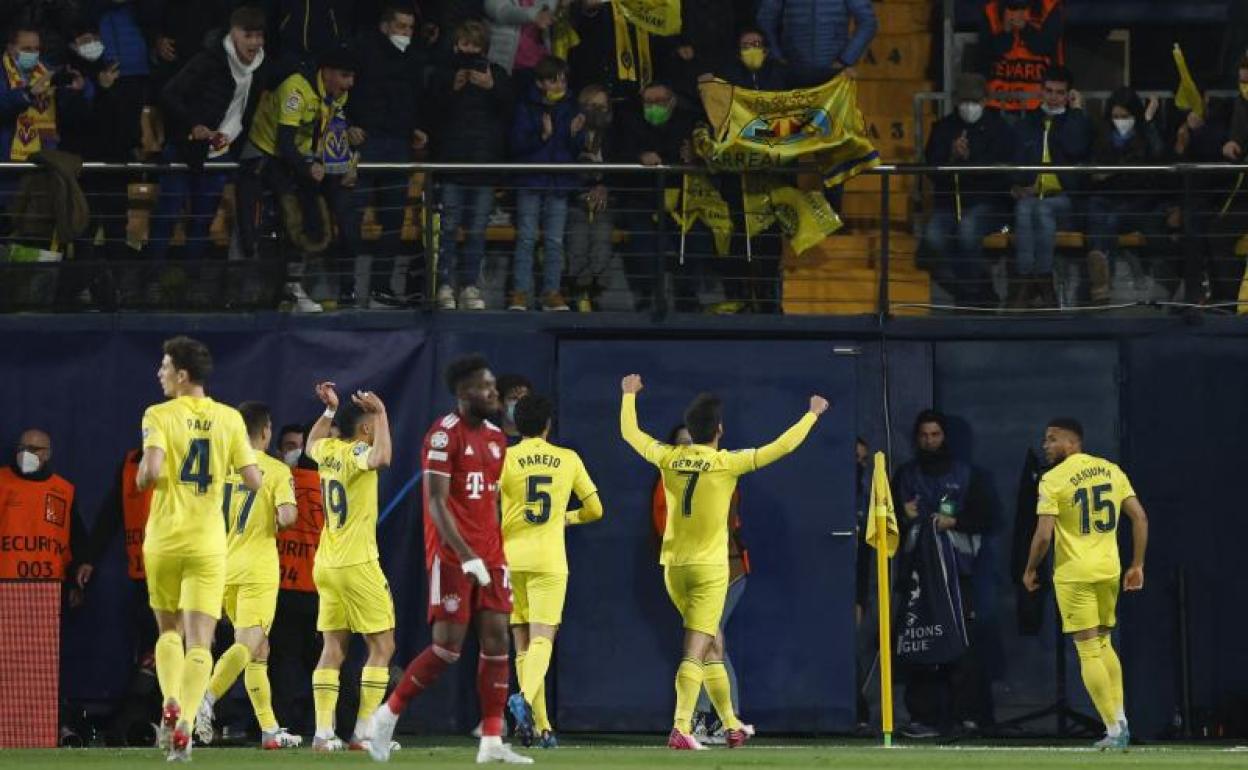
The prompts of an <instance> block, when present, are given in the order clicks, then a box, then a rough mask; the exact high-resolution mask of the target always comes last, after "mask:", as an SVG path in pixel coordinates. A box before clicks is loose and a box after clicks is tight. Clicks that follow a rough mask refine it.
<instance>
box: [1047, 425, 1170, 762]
mask: <svg viewBox="0 0 1248 770" xmlns="http://www.w3.org/2000/svg"><path fill="white" fill-rule="evenodd" d="M1044 454H1045V456H1046V457H1047V458H1048V460H1049V464H1050V465H1051V466H1053V467H1052V469H1051V470H1049V472H1048V473H1045V474H1044V476H1043V477H1041V479H1040V495H1039V502H1038V503H1037V506H1036V513H1037V514H1038V515H1039V517H1040V519H1039V521H1038V522H1037V523H1036V534H1035V535H1034V536H1033V537H1032V539H1031V554H1030V556H1029V558H1028V559H1027V570H1026V572H1024V573H1023V585H1024V586H1026V587H1027V590H1028V591H1035V590H1037V589H1038V588H1039V587H1040V578H1039V576H1038V575H1037V574H1036V571H1037V570H1038V569H1039V568H1040V564H1041V563H1042V562H1043V561H1044V559H1045V557H1046V556H1048V553H1049V546H1050V544H1052V542H1053V534H1054V531H1055V530H1056V532H1057V556H1056V558H1055V559H1054V562H1053V591H1054V593H1055V594H1057V607H1058V610H1059V612H1060V613H1061V616H1062V630H1063V631H1064V632H1066V633H1068V634H1070V635H1071V636H1073V637H1074V640H1075V649H1076V650H1077V651H1078V653H1079V669H1080V672H1081V673H1082V674H1083V684H1084V686H1085V687H1087V688H1088V695H1090V696H1091V697H1092V703H1094V704H1095V705H1096V710H1097V713H1099V714H1100V715H1101V721H1103V722H1104V723H1105V737H1104V738H1102V739H1101V740H1100V741H1097V743H1096V748H1098V749H1101V750H1102V751H1104V750H1106V749H1121V750H1123V751H1125V750H1126V749H1127V746H1128V745H1129V744H1130V742H1131V733H1130V730H1129V729H1128V728H1127V715H1126V710H1125V708H1124V705H1123V695H1122V665H1121V664H1120V663H1119V661H1118V654H1117V653H1116V652H1114V645H1113V641H1112V639H1111V636H1110V635H1111V634H1112V633H1113V630H1114V625H1115V623H1116V622H1117V620H1116V618H1115V614H1114V612H1115V608H1116V606H1117V604H1118V578H1119V575H1120V574H1121V572H1122V564H1121V562H1120V561H1119V557H1118V524H1119V522H1120V521H1121V516H1120V514H1126V516H1127V518H1129V519H1131V566H1130V567H1128V568H1127V571H1126V574H1123V575H1122V588H1123V589H1124V590H1126V591H1139V590H1140V589H1142V588H1144V551H1145V549H1146V548H1147V547H1148V516H1147V515H1146V514H1145V513H1144V506H1142V505H1140V501H1139V499H1138V498H1137V497H1136V496H1135V490H1134V489H1132V487H1131V482H1130V481H1128V480H1127V476H1126V474H1125V473H1123V472H1122V469H1121V468H1119V467H1118V466H1117V465H1114V464H1113V463H1111V462H1110V461H1108V460H1103V459H1101V458H1099V457H1094V456H1092V455H1089V454H1085V453H1084V451H1083V427H1082V426H1081V425H1080V424H1079V423H1078V422H1077V421H1075V420H1072V419H1069V418H1060V419H1056V420H1052V421H1051V422H1049V425H1048V427H1047V428H1046V429H1045V431H1044Z"/></svg>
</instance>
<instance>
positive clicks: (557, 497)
mask: <svg viewBox="0 0 1248 770" xmlns="http://www.w3.org/2000/svg"><path fill="white" fill-rule="evenodd" d="M499 486H500V487H501V489H502V506H503V552H504V553H505V554H506V555H507V566H508V567H509V568H510V569H511V571H512V572H553V573H559V574H564V575H566V574H567V572H568V555H567V550H566V549H565V547H564V537H563V533H564V528H565V527H566V526H567V523H568V522H567V517H568V501H569V500H570V499H571V497H572V495H573V494H575V495H576V496H577V498H578V499H580V500H585V499H587V498H589V497H591V496H593V495H596V494H598V488H597V487H596V486H594V482H593V480H592V479H590V478H589V472H588V471H586V470H585V464H584V463H583V462H581V458H580V456H579V455H577V453H576V452H574V451H572V450H571V449H566V448H564V447H560V446H555V445H554V444H551V443H549V442H547V441H546V440H545V439H542V438H536V437H535V438H526V439H524V440H523V441H521V442H520V443H519V444H517V445H516V446H514V447H511V448H510V449H508V450H507V456H506V459H505V460H504V461H503V472H502V475H501V476H500V478H499Z"/></svg>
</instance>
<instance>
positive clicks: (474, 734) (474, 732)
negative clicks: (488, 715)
mask: <svg viewBox="0 0 1248 770" xmlns="http://www.w3.org/2000/svg"><path fill="white" fill-rule="evenodd" d="M468 734H469V735H471V736H472V737H473V738H480V737H481V723H480V722H477V726H476V727H474V728H472V730H471V731H469V733H468ZM508 735H510V731H509V730H508V729H507V723H506V722H504V723H503V737H504V738H506V737H507V736H508Z"/></svg>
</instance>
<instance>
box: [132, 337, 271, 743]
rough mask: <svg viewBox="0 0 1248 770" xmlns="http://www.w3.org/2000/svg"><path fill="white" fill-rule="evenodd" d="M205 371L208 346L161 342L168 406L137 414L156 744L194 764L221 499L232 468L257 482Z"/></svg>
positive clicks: (215, 598) (219, 562)
mask: <svg viewBox="0 0 1248 770" xmlns="http://www.w3.org/2000/svg"><path fill="white" fill-rule="evenodd" d="M211 373H212V354H211V353H209V352H208V348H207V347H206V346H205V345H204V343H202V342H199V341H198V340H193V339H190V338H189V337H174V338H173V339H170V340H166V341H165V343H164V357H163V358H162V359H161V362H160V370H159V371H158V372H157V377H158V378H159V380H160V387H161V390H163V391H164V394H165V396H166V397H167V398H168V399H169V400H168V401H166V402H164V403H162V404H156V405H155V406H150V407H148V408H147V411H146V412H144V413H143V459H142V460H141V461H140V462H139V472H138V476H137V478H136V479H135V481H136V483H137V485H138V487H139V489H140V490H147V489H152V490H153V492H152V505H151V515H150V516H149V517H148V520H147V529H146V530H145V533H144V540H143V560H144V563H145V565H146V568H147V591H148V597H149V598H148V602H149V603H150V604H151V607H152V611H153V612H154V613H155V615H156V627H157V628H158V629H159V631H160V638H159V639H158V640H157V641H156V678H157V679H158V680H159V682H160V693H161V696H162V698H163V699H164V708H163V710H162V712H161V721H160V726H159V731H158V740H159V743H160V746H161V747H162V748H166V749H168V751H169V760H170V761H175V760H177V761H187V760H189V759H190V758H191V725H190V721H189V720H193V719H194V718H195V714H196V712H198V711H199V702H200V700H201V699H203V697H204V690H205V689H206V688H207V686H208V679H209V677H211V676H212V649H211V648H212V637H213V634H214V633H215V631H216V628H217V619H218V618H219V617H221V600H222V595H223V594H224V592H225V528H224V527H222V526H221V503H222V498H223V497H224V494H225V486H226V484H227V483H229V479H228V476H229V473H230V471H231V470H234V471H237V473H238V475H239V477H240V478H241V479H242V483H243V486H244V487H245V488H246V489H248V490H251V491H256V490H259V489H260V485H261V477H260V468H259V467H258V466H257V465H256V454H255V451H254V450H253V449H252V448H251V444H250V443H249V442H248V440H247V429H246V427H245V426H244V425H243V418H242V417H241V416H239V414H238V412H237V410H235V409H234V408H233V407H231V406H227V405H225V404H219V403H217V402H216V401H213V400H212V399H211V398H208V396H207V395H205V394H204V382H205V381H206V380H207V379H208V375H210V374H211ZM184 635H185V642H184ZM184 644H185V646H184Z"/></svg>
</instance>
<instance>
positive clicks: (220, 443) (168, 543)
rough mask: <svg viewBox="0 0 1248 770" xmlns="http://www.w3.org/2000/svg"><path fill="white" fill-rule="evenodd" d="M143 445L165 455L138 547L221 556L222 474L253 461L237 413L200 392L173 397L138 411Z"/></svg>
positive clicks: (224, 480) (253, 463) (155, 551)
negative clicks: (199, 396)
mask: <svg viewBox="0 0 1248 770" xmlns="http://www.w3.org/2000/svg"><path fill="white" fill-rule="evenodd" d="M143 448H144V450H145V451H146V450H147V449H149V448H151V449H160V450H163V451H164V453H165V460H164V463H163V464H162V465H161V469H160V476H159V477H158V478H157V479H156V484H155V488H154V491H153V492H152V506H151V515H150V516H149V517H148V519H147V529H146V532H145V534H144V537H143V549H144V550H145V551H150V552H152V553H176V554H181V555H209V554H221V555H224V554H225V527H223V526H221V502H222V497H223V495H224V491H225V485H226V483H228V476H229V474H230V471H232V470H234V469H242V468H246V467H247V466H248V465H255V464H256V453H255V451H254V450H253V449H252V448H251V443H250V442H249V441H248V440H247V428H246V426H245V425H244V424H243V417H242V415H240V414H239V413H238V410H236V409H235V408H234V407H232V406H227V405H225V404H219V403H217V402H216V401H213V400H212V399H211V398H208V397H206V396H205V397H204V398H195V397H192V396H179V397H178V398H175V399H171V400H169V401H166V402H164V403H163V404H156V405H154V406H149V407H148V408H147V411H146V412H144V413H143Z"/></svg>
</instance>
